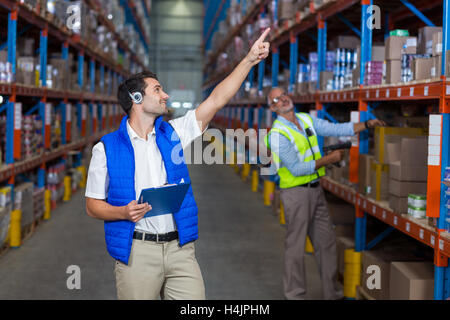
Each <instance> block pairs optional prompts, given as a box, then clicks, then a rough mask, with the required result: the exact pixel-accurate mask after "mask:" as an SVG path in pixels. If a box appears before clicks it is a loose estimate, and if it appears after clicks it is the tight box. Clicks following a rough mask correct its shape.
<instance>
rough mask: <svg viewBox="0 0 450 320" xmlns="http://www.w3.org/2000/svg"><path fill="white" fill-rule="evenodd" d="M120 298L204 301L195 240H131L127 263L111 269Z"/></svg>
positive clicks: (119, 263)
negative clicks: (187, 241) (180, 243)
mask: <svg viewBox="0 0 450 320" xmlns="http://www.w3.org/2000/svg"><path fill="white" fill-rule="evenodd" d="M114 273H115V276H116V288H117V298H118V299H119V300H131V299H139V300H156V299H158V298H161V299H162V300H204V299H205V287H204V284H203V278H202V274H201V271H200V267H199V265H198V263H197V259H196V258H195V245H194V242H190V243H187V244H185V245H184V246H183V247H180V246H179V245H178V240H173V241H170V242H164V243H156V242H153V241H144V240H134V239H133V244H132V247H131V254H130V259H129V261H128V265H126V264H124V263H122V262H120V261H117V260H116V265H115V269H114Z"/></svg>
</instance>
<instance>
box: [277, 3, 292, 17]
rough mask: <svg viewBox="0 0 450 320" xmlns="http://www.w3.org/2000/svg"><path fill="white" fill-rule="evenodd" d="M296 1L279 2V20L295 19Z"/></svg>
mask: <svg viewBox="0 0 450 320" xmlns="http://www.w3.org/2000/svg"><path fill="white" fill-rule="evenodd" d="M294 14H295V10H294V1H293V0H280V1H278V19H279V20H283V19H292V18H293V17H294Z"/></svg>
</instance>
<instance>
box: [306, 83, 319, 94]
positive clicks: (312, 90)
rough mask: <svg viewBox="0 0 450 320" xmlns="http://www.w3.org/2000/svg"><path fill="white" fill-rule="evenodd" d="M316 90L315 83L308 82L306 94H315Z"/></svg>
mask: <svg viewBox="0 0 450 320" xmlns="http://www.w3.org/2000/svg"><path fill="white" fill-rule="evenodd" d="M316 90H317V82H316V81H309V82H308V93H315V92H316Z"/></svg>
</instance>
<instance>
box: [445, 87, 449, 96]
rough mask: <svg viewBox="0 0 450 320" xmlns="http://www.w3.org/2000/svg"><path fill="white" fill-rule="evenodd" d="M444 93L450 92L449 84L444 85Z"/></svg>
mask: <svg viewBox="0 0 450 320" xmlns="http://www.w3.org/2000/svg"><path fill="white" fill-rule="evenodd" d="M445 94H447V95H448V94H450V86H449V85H447V86H445Z"/></svg>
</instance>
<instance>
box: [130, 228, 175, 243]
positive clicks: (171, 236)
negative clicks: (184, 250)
mask: <svg viewBox="0 0 450 320" xmlns="http://www.w3.org/2000/svg"><path fill="white" fill-rule="evenodd" d="M144 235H145V237H144ZM143 237H144V239H142V238H143ZM133 239H137V240H145V241H155V242H156V243H160V242H169V241H172V240H175V239H178V231H172V232H169V233H162V234H152V233H144V232H139V231H135V232H134V233H133Z"/></svg>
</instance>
